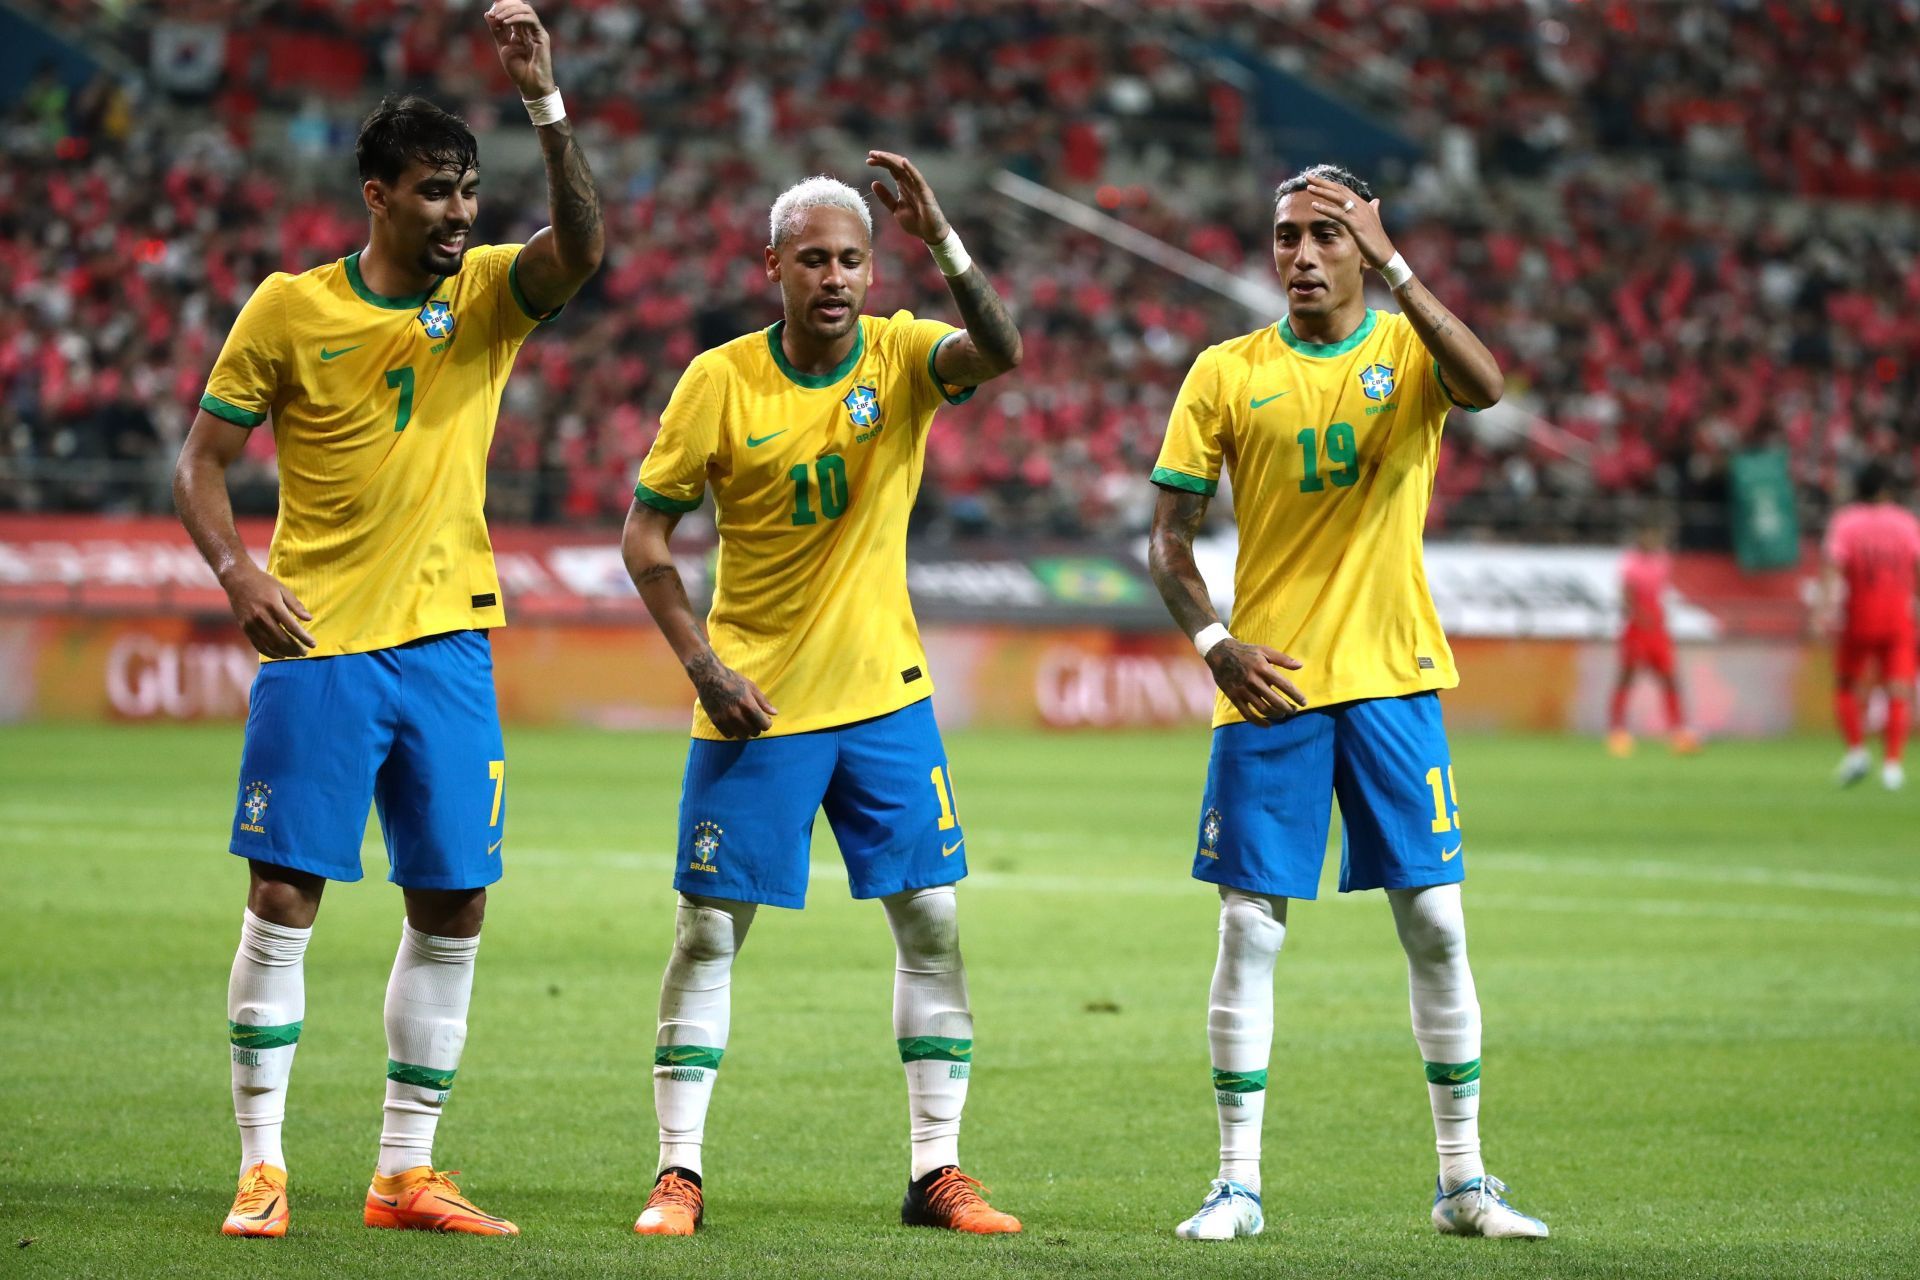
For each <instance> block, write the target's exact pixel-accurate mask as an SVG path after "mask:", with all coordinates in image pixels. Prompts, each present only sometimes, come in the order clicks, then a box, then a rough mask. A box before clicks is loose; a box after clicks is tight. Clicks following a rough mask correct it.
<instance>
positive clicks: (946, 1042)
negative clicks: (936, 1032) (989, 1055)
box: [899, 1036, 973, 1062]
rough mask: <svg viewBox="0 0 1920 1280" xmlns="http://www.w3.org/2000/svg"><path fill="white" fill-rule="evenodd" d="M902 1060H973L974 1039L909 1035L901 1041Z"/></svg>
mask: <svg viewBox="0 0 1920 1280" xmlns="http://www.w3.org/2000/svg"><path fill="white" fill-rule="evenodd" d="M899 1045H900V1061H902V1062H972V1061H973V1041H971V1040H954V1039H950V1038H949V1037H947V1036H908V1037H907V1038H906V1039H904V1040H901V1041H900V1042H899Z"/></svg>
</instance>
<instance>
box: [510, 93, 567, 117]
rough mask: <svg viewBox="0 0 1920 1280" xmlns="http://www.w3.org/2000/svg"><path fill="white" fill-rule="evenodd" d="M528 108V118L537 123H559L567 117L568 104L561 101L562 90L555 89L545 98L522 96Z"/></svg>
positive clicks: (523, 102)
mask: <svg viewBox="0 0 1920 1280" xmlns="http://www.w3.org/2000/svg"><path fill="white" fill-rule="evenodd" d="M520 101H521V103H522V104H523V105H525V107H526V108H527V118H528V119H530V120H532V121H533V122H534V124H536V125H542V124H559V123H560V122H561V121H562V120H565V119H566V118H567V104H566V103H564V102H562V101H560V91H559V90H558V89H555V90H554V91H553V92H552V93H550V94H548V95H547V96H546V97H544V98H522V99H520Z"/></svg>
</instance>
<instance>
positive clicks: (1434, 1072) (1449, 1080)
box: [1427, 1058, 1480, 1084]
mask: <svg viewBox="0 0 1920 1280" xmlns="http://www.w3.org/2000/svg"><path fill="white" fill-rule="evenodd" d="M1479 1078H1480V1059H1478V1058H1475V1059H1474V1060H1473V1061H1472V1062H1429V1063H1428V1064H1427V1083H1428V1084H1468V1083H1471V1082H1472V1081H1475V1080H1478V1079H1479Z"/></svg>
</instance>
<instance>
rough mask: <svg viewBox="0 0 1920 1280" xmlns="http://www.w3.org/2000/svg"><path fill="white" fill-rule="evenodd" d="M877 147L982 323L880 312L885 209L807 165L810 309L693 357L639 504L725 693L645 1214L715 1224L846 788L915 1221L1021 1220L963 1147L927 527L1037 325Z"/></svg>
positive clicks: (1001, 1227)
mask: <svg viewBox="0 0 1920 1280" xmlns="http://www.w3.org/2000/svg"><path fill="white" fill-rule="evenodd" d="M867 162H868V163H869V164H872V165H876V166H878V167H880V168H882V169H884V170H886V172H887V173H889V174H891V175H892V176H893V178H894V180H895V182H896V183H897V184H898V188H899V189H898V191H897V192H896V191H895V190H893V189H892V188H889V187H888V186H887V185H886V184H885V183H882V182H876V183H874V184H873V190H874V195H875V196H876V198H878V199H879V201H880V202H881V204H883V205H884V206H885V207H886V208H887V210H888V211H889V212H891V213H892V214H893V216H894V219H895V221H897V222H898V223H899V224H900V226H901V227H902V228H903V229H905V230H906V231H908V232H909V233H911V234H913V235H916V236H918V237H920V238H921V239H922V240H924V241H926V243H927V244H928V245H929V246H930V247H931V249H932V251H933V256H934V259H935V261H936V262H937V263H938V264H939V265H940V269H941V271H942V272H943V273H944V274H945V275H946V277H947V285H948V288H949V289H950V290H951V291H952V293H953V298H954V302H955V303H956V305H957V306H958V308H959V311H960V315H961V318H962V319H963V320H964V321H965V323H966V328H964V329H955V328H953V327H952V326H951V325H946V324H942V323H940V322H939V321H937V320H920V319H915V318H914V317H913V316H912V315H911V314H909V313H907V312H905V311H901V312H896V313H895V314H894V315H892V316H888V317H886V318H884V319H883V318H879V317H869V316H862V315H861V314H860V312H861V306H862V304H863V303H864V302H865V300H866V295H867V286H868V284H869V283H870V282H871V281H872V278H873V215H872V214H871V212H869V210H868V207H867V204H866V201H865V200H864V199H862V197H861V194H860V193H859V192H858V191H855V190H854V189H853V188H851V187H848V186H844V185H842V184H841V183H839V182H836V181H835V180H833V179H832V178H828V177H817V178H810V179H808V180H807V181H805V182H802V183H800V184H799V185H798V186H795V187H793V188H792V189H790V190H789V191H787V192H786V193H785V194H783V195H782V196H781V197H780V198H779V199H778V200H776V201H775V202H774V205H773V213H772V218H771V227H770V234H769V237H768V240H769V243H768V245H767V250H766V268H767V279H768V280H769V281H771V282H772V283H774V284H776V285H778V286H779V288H780V295H781V301H782V303H783V307H784V311H785V318H784V319H782V320H780V321H779V322H778V323H776V324H774V325H773V326H771V327H770V328H768V329H766V330H764V331H761V332H757V333H750V334H748V335H746V336H745V337H742V338H737V339H735V340H734V341H732V342H729V343H726V344H725V345H723V346H720V347H717V348H715V349H714V350H711V351H708V352H706V353H705V354H704V355H702V356H700V357H699V358H698V359H696V360H695V361H694V362H693V363H692V364H691V365H690V366H689V367H688V368H687V371H686V373H685V374H683V375H682V376H681V379H680V383H679V385H678V386H677V387H676V388H675V389H674V393H673V397H672V399H671V400H670V401H669V402H668V404H667V408H666V411H665V413H664V414H662V416H661V427H660V435H659V437H658V439H656V440H655V442H654V445H653V448H652V449H651V450H650V451H649V452H648V454H647V457H646V461H645V462H644V463H643V464H642V465H641V468H640V479H639V484H638V485H637V487H636V488H635V490H634V495H635V496H634V503H633V507H632V509H631V511H629V513H628V515H627V527H626V532H625V535H624V539H623V547H622V550H623V552H624V554H625V557H626V562H627V568H628V571H629V572H630V573H632V575H633V580H634V583H635V585H636V586H638V587H639V589H640V594H641V596H642V597H643V598H644V599H645V600H646V603H647V608H648V609H649V610H650V611H651V612H652V614H653V616H654V619H655V620H656V621H657V622H658V623H659V624H660V629H661V631H662V632H664V633H665V635H666V638H667V640H668V642H669V643H670V644H672V646H673V649H674V652H675V653H676V654H677V655H678V656H679V658H680V660H681V662H682V663H683V664H685V666H686V670H687V675H688V677H689V678H690V679H691V680H692V682H693V686H694V689H695V690H696V691H697V693H698V695H699V697H698V705H697V706H696V708H695V711H694V718H693V742H692V744H691V747H690V749H689V752H688V755H687V770H686V781H685V786H684V789H683V791H682V794H681V801H680V838H679V847H678V852H677V854H676V862H677V868H676V874H675V877H674V884H675V886H676V887H677V888H678V889H679V890H680V901H679V907H678V916H677V920H676V928H675V936H674V945H673V953H672V956H671V958H670V959H669V960H668V962H667V972H666V976H665V979H664V980H663V982H662V984H661V992H660V1028H659V1035H658V1037H657V1040H656V1048H655V1050H654V1105H655V1110H656V1111H657V1112H658V1116H659V1121H660V1164H659V1170H658V1174H657V1178H656V1182H655V1184H654V1189H653V1193H652V1196H651V1197H650V1198H649V1200H648V1202H647V1206H646V1208H645V1210H644V1211H643V1212H642V1213H641V1215H640V1219H639V1221H638V1222H637V1223H635V1224H634V1229H635V1230H636V1231H639V1232H641V1233H642V1234H659V1235H689V1234H691V1233H692V1232H693V1231H694V1230H695V1228H696V1227H698V1225H699V1223H700V1220H701V1214H702V1196H703V1191H702V1185H701V1172H702V1171H701V1163H700V1152H701V1143H702V1137H703V1133H704V1129H705V1125H706V1111H707V1103H708V1100H709V1098H710V1097H711V1095H712V1090H713V1083H714V1077H715V1074H716V1072H717V1069H718V1068H719V1066H720V1059H721V1055H722V1054H723V1053H724V1052H725V1050H726V1045H727V1025H728V1017H729V1014H728V1010H729V995H728V984H729V974H730V971H731V969H732V964H733V957H734V955H735V953H736V952H737V951H738V950H739V947H740V944H741V941H742V940H743V939H744V938H745V936H746V932H747V926H748V925H749V924H750V923H751V922H752V920H753V918H754V912H755V908H756V906H757V905H758V904H762V903H765V904H770V905H773V906H782V907H799V906H801V905H803V904H804V902H805V899H806V891H807V851H808V847H809V844H810V839H811V835H812V831H813V820H814V815H815V813H816V812H817V811H819V809H820V808H821V807H822V806H824V807H825V809H826V811H827V819H828V821H829V822H831V823H832V824H833V831H834V836H835V838H836V839H837V840H838V842H839V845H840V852H841V855H842V856H843V857H844V858H845V860H846V864H847V871H848V876H849V878H850V879H851V881H852V887H853V894H854V896H855V897H856V898H879V899H880V900H881V903H882V905H883V906H884V907H885V909H886V915H887V921H888V924H889V925H890V926H891V928H892V930H893V936H894V942H895V945H896V951H897V956H898V962H897V966H896V969H895V977H894V1002H893V1021H894V1036H895V1038H896V1039H897V1041H898V1044H899V1049H900V1058H901V1061H902V1062H903V1063H905V1064H906V1075H907V1100H908V1110H909V1114H910V1117H911V1129H912V1138H913V1157H912V1169H911V1176H910V1181H909V1185H908V1189H907V1195H906V1201H905V1204H904V1205H903V1206H902V1209H901V1216H902V1219H903V1220H904V1221H905V1222H906V1223H908V1224H909V1225H921V1226H933V1227H945V1228H949V1229H953V1230H959V1231H969V1232H979V1233H988V1234H991V1233H1000V1232H1009V1231H1018V1230H1019V1229H1020V1223H1019V1221H1018V1220H1017V1219H1015V1218H1013V1217H1011V1216H1009V1215H1007V1214H1004V1213H1001V1212H999V1211H998V1210H995V1209H994V1208H992V1207H991V1206H990V1205H988V1204H987V1202H986V1201H985V1199H983V1198H982V1196H981V1195H980V1191H979V1187H978V1184H976V1183H975V1182H974V1181H973V1180H972V1179H971V1178H969V1177H967V1176H966V1175H965V1174H964V1173H962V1172H961V1171H960V1167H959V1131H960V1110H961V1106H962V1104H963V1103H964V1102H965V1100H966V1093H967V1076H968V1072H969V1071H970V1069H971V1061H972V1056H973V1017H972V1014H971V1013H970V1012H969V1011H968V1005H967V985H966V974H965V971H964V970H963V968H962V967H961V962H960V948H959V934H958V929H957V925H956V919H955V910H954V882H955V881H957V880H959V879H960V878H961V877H962V876H964V875H965V874H966V870H967V863H966V852H965V849H964V844H965V837H964V835H963V833H962V830H961V826H960V818H959V814H958V811H957V810H956V808H955V805H954V799H953V782H952V779H951V777H950V776H949V774H948V770H947V758H946V752H945V750H944V749H943V748H942V747H941V745H940V732H939V729H938V728H937V727H936V726H935V724H934V717H933V706H932V703H931V701H930V700H929V699H930V698H931V696H932V693H933V680H932V677H931V675H930V674H929V672H928V670H927V656H926V653H925V651H924V650H923V649H922V648H921V646H920V635H919V630H918V628H917V627H916V626H915V625H914V620H913V610H912V608H911V606H910V604H909V603H908V599H907V547H906V539H907V516H908V514H909V512H911V511H912V509H913V500H914V494H915V493H916V492H917V491H918V489H919V487H920V474H921V470H922V467H923V466H924V460H925V457H926V448H927V432H928V430H929V428H930V427H931V425H932V421H933V415H934V411H935V410H937V409H938V408H940V407H941V406H942V405H943V404H959V403H960V402H962V401H964V400H965V399H967V397H968V396H970V395H972V394H973V389H974V388H975V387H977V386H979V385H980V384H981V383H983V382H986V381H987V380H989V379H991V378H996V377H998V376H999V375H1001V374H1003V373H1005V372H1007V371H1008V370H1010V369H1012V368H1013V367H1014V366H1015V365H1017V364H1018V363H1019V362H1020V334H1019V331H1018V330H1017V329H1016V328H1015V327H1014V325H1013V322H1012V321H1011V320H1010V319H1009V318H1008V316H1007V312H1006V308H1005V307H1004V306H1003V305H1002V304H1001V302H1000V298H999V296H998V295H997V294H996V293H995V292H994V289H993V286H992V285H991V284H989V283H988V282H987V278H986V276H985V275H984V274H983V273H982V272H981V270H980V268H979V267H977V266H974V265H972V264H971V259H969V257H968V256H967V252H966V250H965V248H964V247H962V246H961V244H960V240H959V237H958V236H957V235H955V234H954V232H953V229H952V228H951V227H950V226H949V225H948V223H947V220H946V217H945V215H943V214H942V213H941V211H940V206H939V204H938V202H937V201H936V200H935V199H934V196H933V192H932V190H931V189H930V188H929V187H928V185H927V183H926V180H925V179H924V178H922V177H921V175H920V172H919V170H917V169H916V168H914V166H913V165H912V164H911V163H909V162H908V161H907V160H905V159H904V158H902V157H900V156H896V155H892V154H890V153H887V152H884V151H875V152H871V153H869V154H868V157H867ZM709 488H711V489H712V490H713V497H714V508H715V513H716V514H715V519H716V521H717V522H718V525H719V531H720V557H719V567H718V569H717V571H716V580H715V585H714V593H713V611H712V613H711V615H710V616H709V617H708V620H707V634H704V635H703V634H702V633H701V629H700V625H699V623H698V622H697V621H696V619H695V618H694V615H693V610H692V609H691V607H690V606H689V605H688V602H687V593H686V590H685V588H684V587H683V586H682V584H681V582H680V577H679V574H678V573H676V572H675V570H674V565H673V557H672V556H671V555H670V554H669V552H668V550H667V541H668V537H669V535H671V533H672V532H673V528H674V525H675V524H676V523H677V522H678V521H679V519H680V517H681V516H682V515H684V514H685V513H686V512H689V511H692V510H693V509H694V508H695V507H697V506H699V505H700V500H701V495H702V494H703V493H704V492H705V491H706V490H707V489H709Z"/></svg>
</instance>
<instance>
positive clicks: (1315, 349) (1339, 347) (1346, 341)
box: [1274, 310, 1380, 359]
mask: <svg viewBox="0 0 1920 1280" xmlns="http://www.w3.org/2000/svg"><path fill="white" fill-rule="evenodd" d="M1379 322H1380V313H1379V312H1378V311H1373V310H1369V311H1368V312H1367V318H1366V319H1365V320H1362V321H1361V322H1360V327H1359V328H1358V329H1355V330H1354V331H1353V332H1352V333H1350V334H1348V335H1347V336H1346V337H1344V338H1342V339H1340V341H1338V342H1302V341H1301V340H1300V339H1299V338H1297V337H1295V336H1294V333H1293V320H1292V319H1291V318H1288V319H1285V320H1282V321H1281V322H1280V323H1279V324H1278V325H1276V326H1274V328H1275V329H1276V330H1277V331H1278V332H1279V334H1280V341H1282V342H1284V343H1286V344H1287V345H1288V346H1290V347H1292V348H1293V349H1294V350H1295V351H1298V352H1299V353H1300V354H1301V355H1303V356H1316V357H1319V358H1322V359H1324V358H1325V357H1327V356H1343V355H1345V354H1347V352H1349V351H1351V350H1353V349H1354V348H1355V347H1357V346H1359V345H1360V344H1361V343H1363V342H1365V341H1366V340H1367V335H1368V334H1370V333H1372V332H1373V326H1374V325H1376V324H1378V323H1379Z"/></svg>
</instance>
